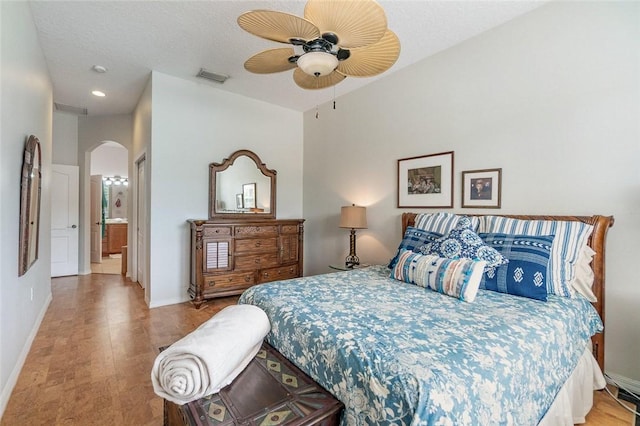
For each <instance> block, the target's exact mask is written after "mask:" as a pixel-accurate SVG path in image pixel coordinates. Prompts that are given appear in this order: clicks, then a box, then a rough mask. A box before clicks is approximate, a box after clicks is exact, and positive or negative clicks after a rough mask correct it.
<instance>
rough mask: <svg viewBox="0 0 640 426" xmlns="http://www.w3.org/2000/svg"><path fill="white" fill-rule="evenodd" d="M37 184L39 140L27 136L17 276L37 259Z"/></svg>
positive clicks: (38, 207) (38, 220) (21, 194)
mask: <svg viewBox="0 0 640 426" xmlns="http://www.w3.org/2000/svg"><path fill="white" fill-rule="evenodd" d="M41 182H42V157H41V153H40V141H39V140H38V138H37V137H35V136H33V135H31V136H29V138H28V139H27V145H26V146H25V148H24V157H23V160H22V179H21V183H20V242H19V250H20V252H19V256H18V276H22V275H24V274H25V273H26V272H27V271H28V270H29V268H30V267H31V265H33V264H34V262H35V261H36V260H38V241H39V238H38V235H39V233H40V190H41Z"/></svg>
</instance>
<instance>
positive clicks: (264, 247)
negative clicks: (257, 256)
mask: <svg viewBox="0 0 640 426" xmlns="http://www.w3.org/2000/svg"><path fill="white" fill-rule="evenodd" d="M277 250H278V239H277V238H276V237H273V238H246V239H236V240H235V251H236V253H268V252H273V253H275V252H276V251H277Z"/></svg>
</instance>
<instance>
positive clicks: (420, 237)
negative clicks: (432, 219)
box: [389, 226, 442, 268]
mask: <svg viewBox="0 0 640 426" xmlns="http://www.w3.org/2000/svg"><path fill="white" fill-rule="evenodd" d="M440 237H442V234H438V233H436V232H431V231H425V230H423V229H418V228H414V227H413V226H407V230H406V231H405V232H404V238H402V241H401V242H400V246H399V247H398V251H397V252H396V255H395V256H394V257H393V259H391V261H390V262H389V268H393V267H394V266H396V262H397V261H398V256H399V255H400V251H402V250H411V251H418V248H419V247H422V246H423V245H425V244H429V243H432V242H433V241H435V240H437V239H438V238H440Z"/></svg>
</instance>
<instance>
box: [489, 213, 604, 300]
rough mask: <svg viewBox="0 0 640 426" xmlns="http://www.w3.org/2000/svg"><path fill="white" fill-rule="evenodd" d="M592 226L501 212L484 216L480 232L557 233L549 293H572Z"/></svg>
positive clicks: (516, 233)
mask: <svg viewBox="0 0 640 426" xmlns="http://www.w3.org/2000/svg"><path fill="white" fill-rule="evenodd" d="M592 230H593V226H592V225H589V224H586V223H583V222H573V221H560V220H522V219H512V218H507V217H501V216H483V217H482V219H481V221H480V232H482V233H502V234H510V235H534V236H545V235H555V238H554V239H553V244H552V245H551V254H550V257H549V277H548V279H547V294H556V295H558V296H564V297H571V296H572V294H573V288H572V286H571V282H572V281H573V280H574V279H575V276H576V263H577V261H578V257H579V255H580V253H581V252H582V250H583V249H584V247H585V246H586V245H587V240H588V238H589V235H591V231H592Z"/></svg>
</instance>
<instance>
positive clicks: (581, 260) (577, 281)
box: [571, 246, 598, 302]
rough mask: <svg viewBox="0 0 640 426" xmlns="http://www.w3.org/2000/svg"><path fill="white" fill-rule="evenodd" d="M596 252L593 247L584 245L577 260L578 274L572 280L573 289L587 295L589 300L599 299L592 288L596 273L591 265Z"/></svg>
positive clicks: (595, 300)
mask: <svg viewBox="0 0 640 426" xmlns="http://www.w3.org/2000/svg"><path fill="white" fill-rule="evenodd" d="M595 254H596V252H595V251H593V249H592V248H591V247H589V246H584V248H583V249H582V251H581V252H580V255H579V256H578V261H577V262H576V276H575V278H574V279H573V280H572V281H571V286H572V287H573V289H574V290H575V291H577V292H578V293H580V294H582V295H583V296H584V297H586V298H587V300H588V301H589V302H597V301H598V298H597V297H596V295H595V294H593V290H592V287H593V280H594V274H593V269H591V265H590V264H591V260H592V259H593V256H594V255H595Z"/></svg>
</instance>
